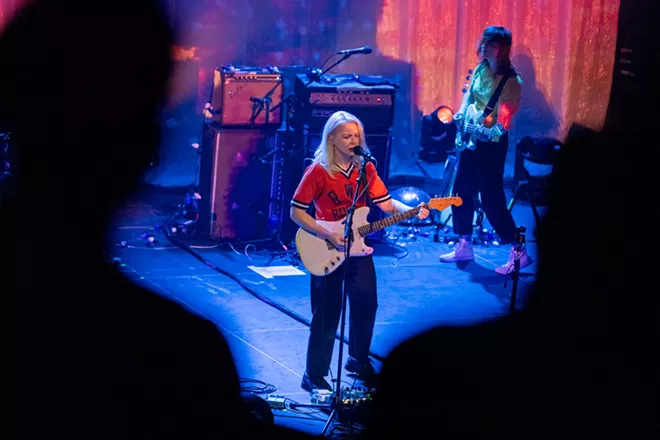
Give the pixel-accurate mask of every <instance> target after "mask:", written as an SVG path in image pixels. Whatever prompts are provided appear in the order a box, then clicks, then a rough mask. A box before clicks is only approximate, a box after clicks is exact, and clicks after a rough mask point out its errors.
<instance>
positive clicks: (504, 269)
mask: <svg viewBox="0 0 660 440" xmlns="http://www.w3.org/2000/svg"><path fill="white" fill-rule="evenodd" d="M516 258H518V252H517V251H516V248H515V246H514V247H512V248H511V250H510V251H509V261H507V262H506V263H504V264H503V265H501V266H500V267H498V268H497V269H495V272H497V273H499V274H500V275H508V274H510V273H511V272H513V269H514V268H515V266H514V264H515V261H516ZM533 262H534V260H532V257H530V256H529V254H528V253H527V249H525V248H523V249H522V251H521V252H520V268H521V269H522V268H523V267H527V266H529V265H530V264H532V263H533Z"/></svg>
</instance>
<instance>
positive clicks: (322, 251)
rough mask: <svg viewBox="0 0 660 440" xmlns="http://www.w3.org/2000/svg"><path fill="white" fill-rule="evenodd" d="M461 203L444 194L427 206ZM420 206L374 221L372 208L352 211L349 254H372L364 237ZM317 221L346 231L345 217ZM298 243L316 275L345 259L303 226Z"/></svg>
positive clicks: (330, 228) (332, 229) (414, 212)
mask: <svg viewBox="0 0 660 440" xmlns="http://www.w3.org/2000/svg"><path fill="white" fill-rule="evenodd" d="M462 204H463V200H462V199H461V198H460V197H442V198H434V199H431V200H429V202H428V203H427V204H425V205H424V207H425V208H426V209H429V210H431V209H437V210H439V211H442V210H444V209H446V208H448V207H449V206H451V205H455V206H461V205H462ZM420 208H421V207H419V206H418V207H416V208H413V209H410V210H408V211H405V212H401V213H399V214H395V215H393V216H390V217H386V218H384V219H382V220H378V221H375V222H373V223H369V222H368V221H367V215H368V214H369V211H370V210H369V207H367V206H363V207H360V208H357V209H356V210H355V213H354V214H353V228H352V238H351V252H350V256H351V257H364V256H367V255H371V254H372V253H373V251H374V250H373V248H371V247H369V246H367V245H366V244H365V242H364V237H366V236H367V235H371V234H373V233H374V232H378V231H380V230H381V229H384V228H386V227H388V226H392V225H395V224H397V223H399V222H402V221H403V220H406V219H409V218H412V217H414V216H416V215H417V214H418V213H419V210H420ZM316 223H318V224H319V225H321V226H323V227H324V228H325V229H327V230H328V231H330V232H340V233H341V234H343V233H344V227H345V226H344V220H339V221H336V222H330V221H321V220H317V221H316ZM296 246H297V248H298V254H300V259H301V260H302V263H303V265H304V266H305V268H306V269H307V270H308V271H309V272H310V273H312V274H314V275H319V276H321V275H329V274H331V273H332V272H334V271H335V270H337V268H338V267H339V266H341V265H342V263H343V262H344V260H345V259H346V257H345V255H344V251H338V250H337V249H336V248H335V247H334V246H333V245H332V243H330V241H328V240H323V239H321V238H318V237H317V236H316V235H313V234H310V233H309V232H307V231H306V230H304V229H302V228H300V229H298V233H297V234H296Z"/></svg>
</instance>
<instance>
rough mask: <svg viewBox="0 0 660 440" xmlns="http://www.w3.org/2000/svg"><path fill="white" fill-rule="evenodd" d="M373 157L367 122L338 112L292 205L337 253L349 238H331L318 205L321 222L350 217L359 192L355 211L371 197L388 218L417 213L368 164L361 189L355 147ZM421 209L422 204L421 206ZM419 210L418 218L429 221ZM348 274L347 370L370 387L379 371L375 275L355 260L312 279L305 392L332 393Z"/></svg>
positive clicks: (369, 263)
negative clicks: (374, 354) (373, 350)
mask: <svg viewBox="0 0 660 440" xmlns="http://www.w3.org/2000/svg"><path fill="white" fill-rule="evenodd" d="M356 147H361V148H362V150H363V151H366V152H368V151H369V150H368V148H367V146H366V143H365V136H364V128H363V125H362V122H361V121H360V120H359V119H357V118H356V117H355V116H353V115H352V114H350V113H347V112H343V111H339V112H336V113H334V114H333V115H332V116H330V118H329V119H328V121H327V122H326V124H325V127H324V129H323V134H322V139H321V143H320V145H319V147H318V148H317V149H316V152H315V153H314V161H313V163H312V164H311V165H310V166H309V167H307V169H306V170H305V173H304V174H303V177H302V180H301V181H300V183H299V184H298V188H297V189H296V191H295V193H294V195H293V200H292V201H291V214H290V215H291V219H292V220H293V221H294V222H295V223H296V224H297V225H298V226H300V227H301V228H303V229H304V230H306V231H307V232H309V233H311V234H314V235H316V236H317V237H319V238H321V239H323V240H328V241H329V242H331V243H332V245H333V246H334V247H335V248H337V249H338V250H343V249H344V234H342V233H338V232H335V233H331V232H329V231H328V230H327V229H325V228H324V227H323V226H321V225H319V224H318V223H317V222H316V220H315V219H314V218H313V217H312V216H311V215H309V214H308V213H307V210H308V209H309V208H310V207H311V206H312V205H314V207H315V208H316V219H318V220H324V221H340V220H342V219H344V218H345V217H346V214H347V209H348V208H349V207H350V206H351V204H352V202H353V195H354V191H356V190H357V191H359V192H358V194H359V195H360V196H359V198H358V201H357V203H356V207H361V206H366V203H367V200H366V197H365V195H366V193H368V196H369V199H370V200H371V203H372V204H373V205H376V206H378V207H379V208H380V209H381V210H383V211H384V212H386V213H389V214H397V213H399V212H404V211H408V210H410V209H413V208H411V207H409V206H407V205H405V204H403V203H401V202H399V201H397V200H394V199H392V197H391V196H390V195H389V192H388V190H387V188H386V187H385V184H384V183H383V181H382V180H381V179H380V177H379V176H378V173H377V172H376V167H374V165H373V163H371V162H369V163H367V164H366V167H365V174H366V179H365V180H366V187H367V188H366V191H364V190H365V188H364V187H365V185H364V183H363V182H360V185H359V187H358V174H359V169H360V166H361V165H362V161H363V160H365V159H364V158H363V157H361V156H359V155H356V154H355V153H356V151H355V148H356ZM420 205H421V204H420ZM428 215H429V211H428V209H426V208H420V210H419V212H418V214H417V216H418V217H419V218H420V219H424V218H426V217H428ZM345 270H348V276H347V285H346V286H345V288H346V289H347V294H348V299H349V301H350V307H351V314H350V323H349V326H350V328H349V346H348V355H349V356H348V360H347V362H346V370H348V371H350V372H352V373H355V374H356V375H357V376H358V377H359V378H360V379H362V380H364V381H366V382H369V381H370V380H372V379H373V378H374V375H375V371H374V368H373V365H372V364H371V362H370V359H369V349H370V346H371V338H372V336H373V330H374V324H375V321H376V308H377V306H378V301H377V297H376V270H375V268H374V262H373V258H372V256H371V255H368V256H360V257H353V258H350V259H349V260H348V261H346V262H345V263H344V264H342V265H341V266H340V267H339V268H338V269H336V270H334V271H333V272H332V273H329V274H327V275H325V276H317V275H313V274H312V275H311V300H312V301H311V302H312V314H313V315H312V324H311V329H310V335H309V341H308V346H307V364H306V369H305V374H304V375H303V379H302V384H301V386H302V388H303V389H304V390H306V391H309V392H310V393H311V392H313V391H314V390H315V389H327V390H332V388H331V387H330V385H329V384H328V382H327V381H326V380H325V376H327V374H328V371H329V368H330V361H331V359H332V352H333V347H334V341H335V334H336V332H337V326H338V324H339V318H340V317H341V316H340V314H341V309H342V293H343V290H342V285H343V281H344V271H345Z"/></svg>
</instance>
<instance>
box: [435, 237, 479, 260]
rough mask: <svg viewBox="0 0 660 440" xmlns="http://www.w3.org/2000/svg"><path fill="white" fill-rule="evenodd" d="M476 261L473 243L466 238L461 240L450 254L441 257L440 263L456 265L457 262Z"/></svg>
mask: <svg viewBox="0 0 660 440" xmlns="http://www.w3.org/2000/svg"><path fill="white" fill-rule="evenodd" d="M471 260H474V251H473V250H472V241H471V240H470V239H466V238H462V237H461V238H459V239H458V244H457V245H456V248H455V249H454V250H453V251H451V252H449V253H448V254H444V255H440V261H441V262H443V263H455V262H457V261H471Z"/></svg>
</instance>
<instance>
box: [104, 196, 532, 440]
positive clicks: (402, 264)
mask: <svg viewBox="0 0 660 440" xmlns="http://www.w3.org/2000/svg"><path fill="white" fill-rule="evenodd" d="M394 188H395V187H393V188H391V190H393V189H394ZM185 191H186V189H162V188H155V187H147V188H143V189H141V190H140V191H139V192H136V193H135V195H134V197H132V198H131V200H129V201H127V202H126V204H125V206H124V207H123V208H122V209H121V210H119V211H118V212H117V216H116V224H117V226H116V228H115V229H113V230H112V231H109V234H110V236H111V239H112V242H114V243H116V245H114V246H113V247H112V248H111V249H109V253H110V254H111V255H112V256H113V257H118V258H120V259H121V262H122V263H123V266H121V267H122V269H123V270H124V271H125V273H126V274H127V276H129V277H131V278H132V279H134V280H135V282H137V283H141V284H144V285H146V286H147V287H148V288H150V289H152V290H153V291H154V292H156V293H158V294H161V295H164V296H167V297H170V298H173V299H174V300H176V301H178V302H180V303H182V304H184V305H185V306H186V307H189V308H190V309H191V310H193V311H194V312H196V313H198V314H200V315H202V316H204V317H206V318H208V319H210V320H212V321H213V322H215V323H216V324H217V326H218V327H219V329H220V330H221V332H222V333H223V334H224V335H225V336H226V338H227V339H228V341H229V343H230V346H231V347H232V350H233V353H234V356H235V359H236V362H237V366H238V371H239V374H240V376H241V377H242V378H244V379H254V380H258V381H262V382H264V383H266V384H271V385H273V386H274V387H276V391H274V392H273V393H270V394H277V395H281V396H286V397H287V398H289V399H291V400H292V401H295V402H299V403H309V401H310V396H309V394H308V393H306V392H305V391H303V390H302V389H301V388H300V380H301V377H302V374H303V372H304V368H305V355H306V345H307V337H308V334H309V333H308V332H309V329H308V327H307V325H305V322H306V321H308V320H309V319H311V307H310V300H309V275H308V274H307V273H306V272H305V270H304V267H303V266H302V265H300V266H299V267H297V268H296V267H295V266H293V265H292V261H295V260H292V259H291V255H290V254H289V255H287V254H285V253H283V252H277V249H269V248H268V247H267V246H264V245H259V244H255V245H247V246H246V245H234V246H230V245H229V244H227V243H202V242H198V241H195V240H188V241H187V242H186V239H185V238H184V242H186V243H187V244H189V245H192V249H193V250H194V251H195V252H197V253H199V254H200V255H201V256H202V257H203V259H205V260H207V261H208V262H209V264H204V263H203V262H202V261H200V260H199V259H196V258H195V257H194V256H193V255H191V254H190V253H189V252H186V251H185V250H183V249H182V248H180V247H177V246H175V245H173V244H172V243H170V242H169V241H168V240H167V238H166V237H165V235H164V234H163V233H162V231H159V230H156V229H155V228H156V226H158V225H160V224H162V223H163V221H164V220H165V218H166V216H169V215H171V213H172V212H173V211H174V210H175V209H176V204H179V203H181V202H182V201H183V197H184V194H185ZM431 192H432V191H430V193H431ZM513 214H514V217H515V219H516V221H517V223H518V224H519V225H522V226H526V227H527V231H528V233H527V241H528V244H527V246H528V251H529V253H530V255H532V256H533V257H534V256H535V254H536V245H535V243H534V237H533V235H532V233H531V231H532V230H533V229H534V218H533V215H532V213H531V209H530V207H529V205H527V204H526V203H524V202H517V203H516V205H515V206H514V209H513ZM287 221H289V220H288V219H287ZM406 229H407V227H406V226H394V227H391V228H389V229H388V232H390V233H392V234H395V235H398V234H399V233H400V232H403V231H404V230H406ZM408 232H410V231H408ZM432 232H433V227H432V226H430V227H429V226H427V227H422V228H420V233H419V234H417V235H416V236H414V237H409V236H408V235H407V234H403V235H402V238H400V239H399V240H398V241H397V246H392V244H391V243H390V242H389V241H391V240H388V239H387V238H386V240H385V242H383V243H378V244H377V245H376V246H375V248H376V252H375V261H376V270H377V275H378V289H379V290H378V296H379V309H378V315H377V321H376V328H375V333H374V338H373V343H372V352H373V354H374V357H375V358H376V359H378V358H382V357H384V356H386V355H387V354H388V352H390V350H392V348H393V347H395V346H396V345H397V344H398V343H400V342H402V341H404V340H405V339H407V338H408V337H410V336H412V335H415V334H418V333H420V332H422V331H424V330H426V329H428V328H430V327H433V326H437V325H470V324H473V323H475V322H479V321H482V320H488V319H492V318H495V317H498V316H501V315H503V314H506V313H508V310H509V304H510V295H511V292H512V285H513V283H512V282H511V280H509V281H508V283H507V284H506V286H505V277H503V276H500V275H498V274H496V273H495V272H494V269H495V268H496V267H497V266H498V265H500V264H502V263H504V262H505V261H506V259H507V254H508V251H509V248H508V246H507V247H505V246H492V245H491V246H488V247H486V246H483V245H477V246H475V254H476V258H475V260H474V261H473V262H470V263H468V264H466V265H461V266H459V265H456V264H443V263H440V262H439V261H438V256H439V255H440V254H442V253H445V252H448V251H449V250H450V248H451V246H450V245H449V244H446V243H442V242H434V240H433V237H432V235H433V234H432ZM145 233H146V234H153V235H154V237H155V238H156V240H157V242H155V243H153V244H151V245H149V244H148V242H147V240H145V239H144V238H142V235H143V234H145ZM122 241H125V242H126V244H127V245H126V246H121V245H120V244H119V243H120V242H122ZM273 267H276V268H277V269H273ZM264 270H271V271H275V270H284V271H285V273H286V275H284V274H278V273H277V272H275V273H271V274H269V273H265V272H264ZM535 271H536V265H535V264H533V265H531V266H529V267H526V268H524V269H523V270H522V273H521V277H520V283H519V284H518V295H519V301H518V304H519V305H522V304H523V303H524V299H525V296H526V293H527V292H528V291H529V288H530V286H531V284H532V283H533V281H534V277H535ZM251 291H252V292H251ZM285 312H288V314H287V313H285ZM349 315H350V310H349ZM301 321H302V322H301ZM347 322H348V321H347ZM347 331H348V329H347ZM338 347H339V344H336V345H335V355H334V356H335V357H334V360H333V363H332V366H333V367H332V374H333V377H334V376H336V371H335V370H336V367H337V356H338ZM344 347H345V349H344V356H346V352H347V346H346V345H345V346H344ZM375 364H376V366H377V368H378V367H379V366H380V363H379V362H378V361H376V362H375ZM342 375H343V376H342V382H344V381H346V383H347V385H350V384H352V383H353V379H352V378H351V377H349V376H347V375H346V372H345V371H344V372H343V373H342ZM262 397H264V398H265V397H267V394H262ZM274 413H275V416H276V423H279V424H282V425H287V426H293V427H295V428H297V429H300V430H304V431H309V432H311V433H315V434H319V433H321V431H322V429H323V426H324V424H325V421H326V419H327V416H326V415H325V414H324V413H321V412H319V411H312V410H309V409H304V410H297V411H294V410H274Z"/></svg>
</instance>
